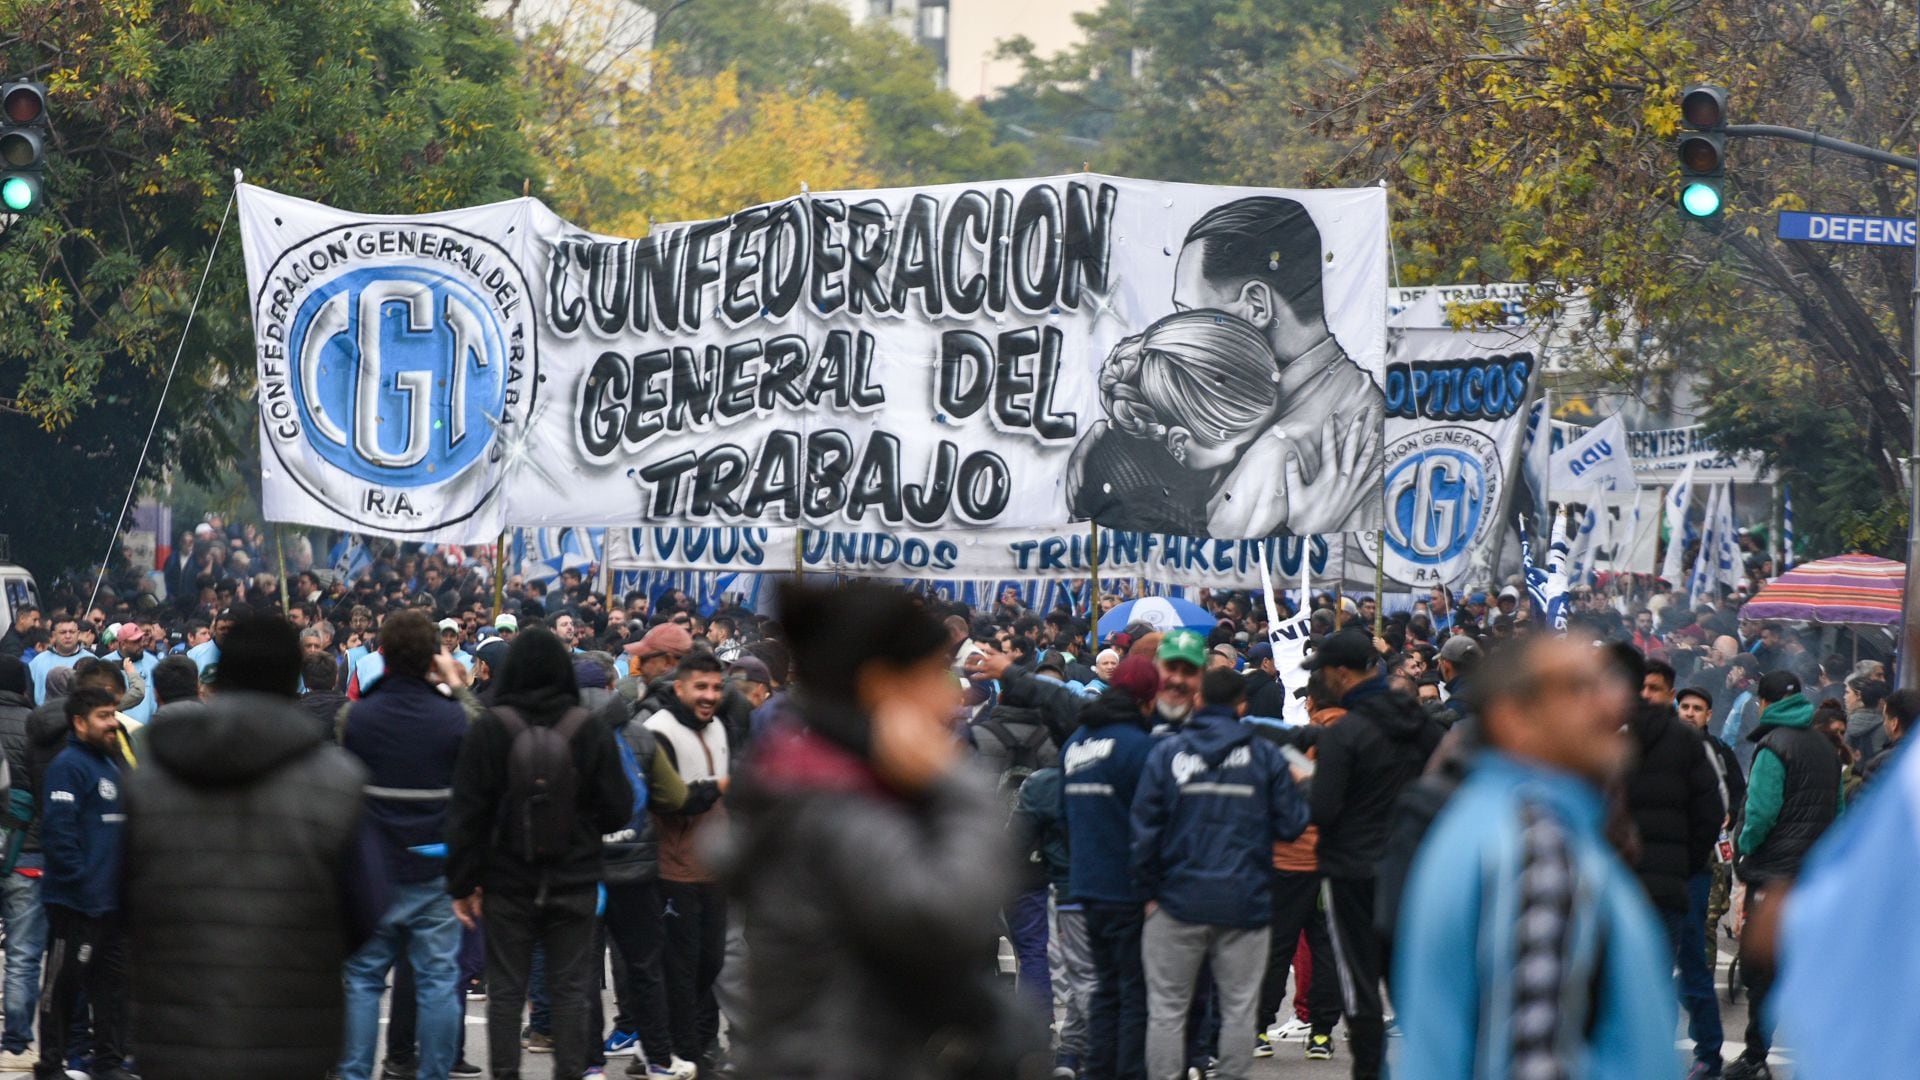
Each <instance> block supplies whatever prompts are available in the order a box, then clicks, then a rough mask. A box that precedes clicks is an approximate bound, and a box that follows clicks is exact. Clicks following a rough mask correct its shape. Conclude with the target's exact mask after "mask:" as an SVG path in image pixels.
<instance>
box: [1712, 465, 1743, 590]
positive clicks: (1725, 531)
mask: <svg viewBox="0 0 1920 1080" xmlns="http://www.w3.org/2000/svg"><path fill="white" fill-rule="evenodd" d="M1713 532H1714V538H1713V551H1714V556H1713V560H1714V580H1715V581H1717V582H1719V583H1720V584H1722V585H1725V586H1726V587H1727V588H1729V589H1738V588H1739V587H1740V583H1741V582H1743V581H1745V580H1746V579H1747V564H1746V559H1745V558H1744V557H1742V556H1741V554H1740V530H1739V529H1738V528H1737V527H1736V526H1735V525H1734V523H1733V485H1732V484H1728V485H1727V486H1726V493H1725V496H1724V497H1723V498H1722V499H1721V500H1720V516H1719V517H1718V518H1716V519H1715V520H1714V523H1713Z"/></svg>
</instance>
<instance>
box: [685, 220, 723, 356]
mask: <svg viewBox="0 0 1920 1080" xmlns="http://www.w3.org/2000/svg"><path fill="white" fill-rule="evenodd" d="M726 231H727V222H725V221H703V222H701V223H700V224H698V225H689V226H688V227H687V247H686V251H685V252H683V253H682V255H681V257H680V325H682V326H684V327H686V328H687V329H688V330H698V329H700V315H701V312H700V309H701V307H702V304H701V301H700V294H701V291H702V290H704V289H705V288H706V287H707V286H709V285H711V284H713V283H714V282H716V281H719V280H720V277H721V274H722V273H723V271H722V268H721V266H720V250H719V249H720V248H721V247H722V246H723V245H721V243H720V235H721V234H722V233H724V232H726Z"/></svg>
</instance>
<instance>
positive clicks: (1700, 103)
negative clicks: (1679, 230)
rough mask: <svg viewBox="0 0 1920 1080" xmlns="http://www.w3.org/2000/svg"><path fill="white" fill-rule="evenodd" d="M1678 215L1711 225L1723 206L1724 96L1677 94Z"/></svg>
mask: <svg viewBox="0 0 1920 1080" xmlns="http://www.w3.org/2000/svg"><path fill="white" fill-rule="evenodd" d="M1680 126H1681V127H1682V128H1684V129H1685V130H1683V131H1681V133H1680V142H1679V150H1680V212H1681V213H1683V214H1685V215H1686V216H1687V217H1689V218H1692V219H1694V220H1696V221H1714V220H1718V219H1719V217H1720V209H1721V207H1722V205H1724V204H1725V202H1726V197H1725V190H1724V186H1723V185H1724V184H1725V182H1726V177H1727V92H1726V90H1724V89H1723V88H1721V87H1718V86H1689V87H1687V88H1686V89H1685V90H1682V91H1681V92H1680Z"/></svg>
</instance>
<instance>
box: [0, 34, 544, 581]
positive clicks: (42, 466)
mask: <svg viewBox="0 0 1920 1080" xmlns="http://www.w3.org/2000/svg"><path fill="white" fill-rule="evenodd" d="M0 70H4V71H5V72H6V73H8V74H12V75H26V76H32V77H34V78H38V79H40V80H41V81H43V82H45V83H46V84H47V86H48V90H49V94H50V97H51V99H52V109H53V112H54V121H53V137H52V140H51V143H52V145H51V153H50V158H51V162H50V165H49V168H48V174H47V175H48V194H49V207H50V212H49V213H48V214H46V215H45V216H41V217H34V218H26V219H23V220H21V221H19V222H17V223H16V224H15V225H14V226H13V227H12V228H10V229H8V230H7V231H6V232H5V233H4V234H0V461H4V462H6V463H7V482H6V484H5V486H4V489H3V490H4V494H3V495H0V521H3V522H4V524H3V525H0V531H6V532H8V533H10V534H11V536H12V538H13V550H14V552H15V554H16V556H17V557H19V558H22V559H24V560H26V561H27V562H28V563H29V565H30V566H31V567H32V568H34V569H35V570H36V571H38V572H41V573H50V572H52V571H54V570H56V569H58V568H61V567H66V566H84V565H87V564H88V563H90V562H95V561H97V560H98V559H99V558H100V557H101V555H102V553H103V551H104V549H105V547H106V543H107V540H108V537H109V536H110V535H111V533H112V532H113V528H114V525H115V524H116V522H115V520H114V515H115V514H117V513H118V511H119V508H120V505H121V501H122V500H123V499H124V498H125V495H126V490H127V484H128V482H129V481H130V479H131V474H132V470H133V467H134V462H135V461H136V460H137V458H138V456H139V453H140V447H141V443H142V440H143V439H144V437H145V435H146V432H147V425H148V422H149V420H150V419H151V417H152V415H153V410H154V407H155V405H156V403H157V402H158V400H159V397H160V391H161V383H162V381H163V379H164V377H165V374H166V370H167V366H168V364H169V363H170V362H171V361H172V359H173V352H174V347H175V345H176V343H177V342H178V340H179V334H180V329H181V326H182V324H183V322H184V321H185V315H186V310H187V307H188V304H189V303H190V301H191V299H192V296H193V292H194V289H195V287H196V286H197V284H198V281H199V277H200V273H201V269H202V267H203V266H204V265H205V263H206V260H207V254H208V250H209V248H210V246H211V245H212V243H213V239H214V235H215V232H216V230H217V229H218V227H219V224H220V220H221V215H222V210H223V209H224V208H225V206H226V204H227V199H228V194H229V192H230V191H231V190H232V187H233V170H234V169H235V168H240V169H244V170H245V172H246V176H247V179H248V180H250V181H252V182H254V183H259V184H263V185H268V186H271V187H273V188H275V189H278V190H280V191H285V192H288V193H290V194H294V195H300V196H304V197H306V198H311V199H318V200H321V201H324V202H328V203H332V204H335V205H339V206H346V207H352V208H354V209H356V210H365V211H375V212H390V213H404V212H413V211H426V210H438V209H444V208H447V207H451V206H457V205H463V204H468V203H475V202H483V201H487V200H492V199H499V198H504V197H508V196H511V195H517V194H519V193H520V190H521V186H522V183H523V178H527V177H533V176H535V175H536V174H535V172H534V166H533V161H532V159H531V157H530V156H529V155H528V154H527V153H526V150H525V142H524V137H523V135H522V133H521V128H520V123H521V117H522V114H523V110H524V109H525V106H526V103H527V100H528V99H527V91H526V90H525V89H524V84H523V81H522V80H521V79H520V78H519V77H518V75H517V72H516V58H515V52H514V47H513V42H512V40H511V39H510V38H509V37H507V36H506V35H505V33H504V31H503V30H502V29H501V28H500V27H499V25H498V24H497V23H495V22H493V21H491V20H489V19H486V18H484V17H482V16H481V14H480V13H479V10H478V0H208V2H200V3H192V4H187V3H164V2H158V0H52V2H48V0H0ZM245 294H246V288H245V280H244V274H243V271H242V263H241V256H240V244H239V236H238V231H237V222H229V224H228V228H227V233H226V236H225V238H224V239H223V240H222V241H221V245H220V252H219V255H218V258H217V259H216V260H215V262H214V265H213V269H212V274H211V276H210V278H209V280H208V282H207V285H206V295H205V298H204V300H203V302H202V305H201V308H200V314H199V316H198V318H197V319H196V320H195V323H194V328H193V333H192V335H191V336H190V337H189V338H188V340H187V342H186V346H185V351H184V353H183V355H182V359H181V363H180V368H179V372H178V375H177V376H176V378H175V381H174V384H173V387H172V390H171V391H170V393H169V395H168V398H167V403H166V410H165V414H164V416H163V417H162V419H161V423H160V428H159V434H158V436H157V437H156V440H155V446H154V450H153V452H152V453H151V454H150V455H149V460H148V474H149V475H150V476H151V475H155V474H157V472H158V471H159V470H160V469H161V468H162V467H163V466H164V465H166V464H167V463H177V464H178V465H179V466H181V467H183V468H184V469H185V470H186V472H187V473H188V474H189V475H192V476H198V477H202V478H207V477H212V476H215V475H219V474H222V473H224V472H226V471H227V470H228V469H230V468H231V463H233V462H234V461H236V460H238V459H240V458H241V457H242V456H243V455H242V453H241V452H240V450H239V446H238V445H237V444H236V442H235V440H234V438H233V436H232V435H231V434H230V432H229V430H228V429H225V428H223V425H222V422H221V421H222V419H223V418H225V416H226V414H227V413H228V412H229V411H230V410H228V409H226V408H225V405H226V403H230V402H232V401H234V400H244V399H245V398H246V397H247V396H248V395H250V394H251V389H252V386H253V374H252V372H253V367H252V364H253V347H252V341H251V336H250V333H251V330H250V323H249V320H248V316H247V304H246V295H245ZM238 430H239V431H241V432H242V433H244V432H245V427H244V426H242V427H240V428H239V429H238ZM242 437H243V438H248V439H249V441H250V437H248V436H244V434H243V436H242Z"/></svg>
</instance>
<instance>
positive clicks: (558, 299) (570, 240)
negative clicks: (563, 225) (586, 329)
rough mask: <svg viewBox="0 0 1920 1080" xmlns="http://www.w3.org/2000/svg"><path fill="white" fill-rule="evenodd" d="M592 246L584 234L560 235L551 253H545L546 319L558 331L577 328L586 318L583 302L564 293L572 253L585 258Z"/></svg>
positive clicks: (566, 292)
mask: <svg viewBox="0 0 1920 1080" xmlns="http://www.w3.org/2000/svg"><path fill="white" fill-rule="evenodd" d="M592 246H593V242H592V241H591V240H588V239H587V238H586V237H584V236H571V237H563V238H562V239H560V240H558V241H556V242H555V243H554V245H553V253H552V254H550V255H549V256H547V322H548V323H550V324H551V325H552V326H553V328H554V329H555V330H557V331H559V332H560V333H562V334H571V333H573V332H574V331H575V330H578V329H580V323H581V321H582V320H583V319H585V318H586V314H587V302H586V301H585V300H582V299H580V298H579V297H578V296H570V295H568V291H567V282H568V280H569V276H568V274H567V269H568V267H570V266H571V265H572V264H573V262H574V261H575V258H576V256H578V257H580V258H586V257H587V252H589V251H591V250H592Z"/></svg>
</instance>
